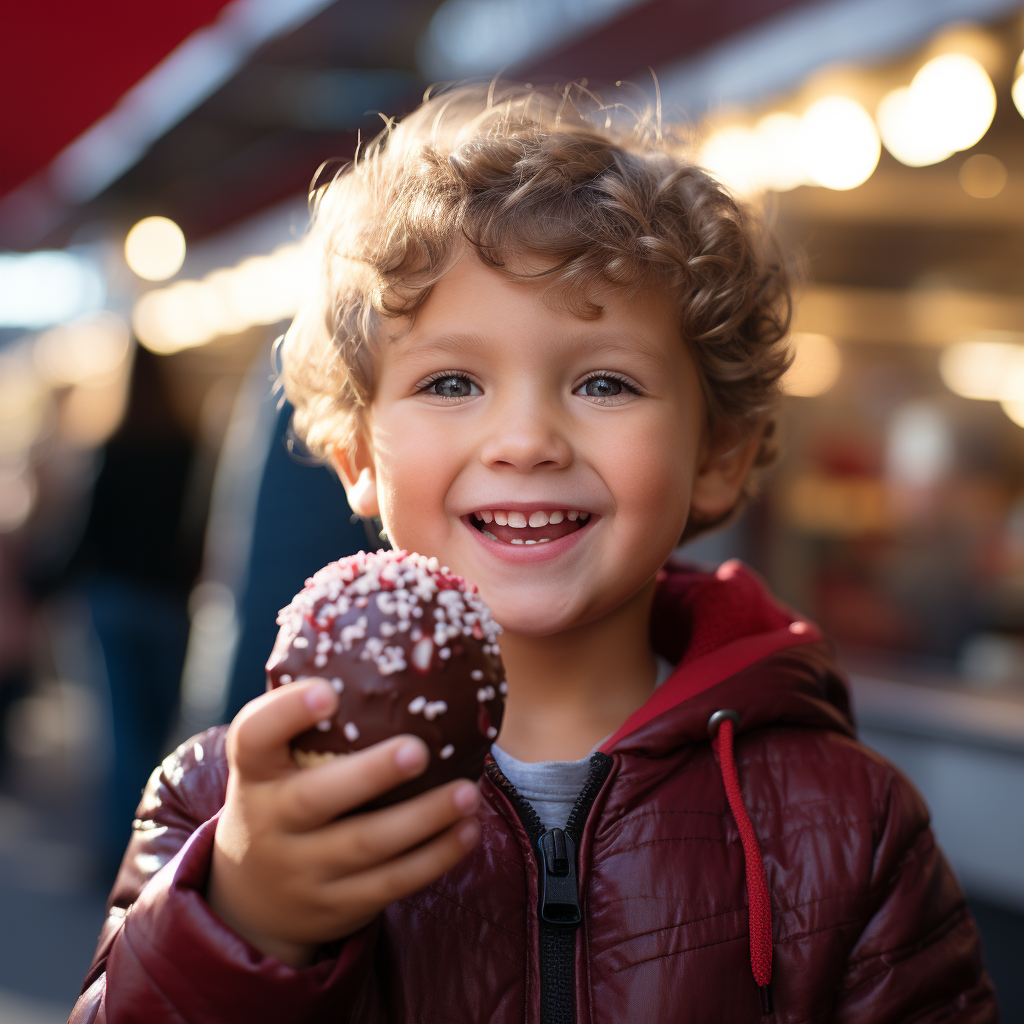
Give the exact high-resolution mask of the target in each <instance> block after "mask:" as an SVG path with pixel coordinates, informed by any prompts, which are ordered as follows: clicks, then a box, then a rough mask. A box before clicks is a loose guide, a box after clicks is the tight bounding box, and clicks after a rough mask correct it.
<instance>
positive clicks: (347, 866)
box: [308, 779, 480, 875]
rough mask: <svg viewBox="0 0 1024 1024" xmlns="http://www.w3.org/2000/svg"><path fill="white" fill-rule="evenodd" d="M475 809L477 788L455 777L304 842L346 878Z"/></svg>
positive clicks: (333, 825) (336, 826) (317, 832)
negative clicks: (441, 784) (448, 781)
mask: <svg viewBox="0 0 1024 1024" xmlns="http://www.w3.org/2000/svg"><path fill="white" fill-rule="evenodd" d="M479 806H480V790H479V789H478V788H477V787H476V786H475V785H474V784H473V783H472V782H470V781H469V780H468V779H457V780H456V781H454V782H450V783H448V784H447V785H444V786H437V787H436V788H434V789H431V790H428V791H427V792H426V793H421V794H420V795H419V796H417V797H413V798H412V799H411V800H403V801H401V803H397V804H393V805H392V806H391V807H385V808H383V809H382V810H379V811H372V812H370V813H368V814H358V815H354V816H353V817H351V818H345V819H342V820H341V821H338V822H335V823H334V824H332V825H328V826H327V827H326V828H322V829H318V830H317V831H316V832H314V833H311V834H310V835H309V837H308V840H309V844H310V846H312V847H314V848H315V849H316V854H315V855H314V856H315V858H316V859H317V860H318V861H321V862H328V863H330V864H331V865H332V868H333V869H334V870H335V871H336V872H337V873H338V874H339V875H350V874H353V873H355V872H357V871H363V870H365V869H366V868H371V867H374V866H376V865H378V864H383V863H385V862H387V861H390V860H391V859H392V858H394V857H397V856H400V855H401V854H403V853H405V852H406V851H407V850H411V849H412V848H413V847H416V846H419V845H421V844H422V843H425V842H426V841H427V840H428V839H432V838H433V837H434V836H436V835H438V834H439V833H441V832H443V831H444V830H445V829H447V828H450V827H451V826H452V825H455V824H457V823H458V822H459V821H461V820H462V819H463V818H465V817H466V815H468V814H472V813H473V812H474V811H475V810H476V809H477V807H479Z"/></svg>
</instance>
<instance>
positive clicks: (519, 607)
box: [484, 596, 579, 644]
mask: <svg viewBox="0 0 1024 1024" xmlns="http://www.w3.org/2000/svg"><path fill="white" fill-rule="evenodd" d="M484 599H485V600H486V596H485V597H484ZM488 605H489V607H490V609H491V613H492V614H493V615H494V619H495V621H496V622H497V623H498V624H499V625H500V626H501V628H502V629H503V630H504V631H505V632H506V633H511V634H513V635H515V636H523V637H541V636H553V635H554V634H555V633H562V632H564V631H565V630H567V629H571V628H572V627H573V626H576V625H579V621H578V619H579V613H578V611H577V609H574V608H571V607H567V603H566V601H565V599H564V598H563V599H562V600H561V601H551V602H547V601H543V600H540V601H536V602H529V604H527V605H526V606H525V607H524V604H523V603H522V602H520V601H502V600H498V601H493V602H488ZM498 643H499V644H500V643H501V640H500V638H499V640H498Z"/></svg>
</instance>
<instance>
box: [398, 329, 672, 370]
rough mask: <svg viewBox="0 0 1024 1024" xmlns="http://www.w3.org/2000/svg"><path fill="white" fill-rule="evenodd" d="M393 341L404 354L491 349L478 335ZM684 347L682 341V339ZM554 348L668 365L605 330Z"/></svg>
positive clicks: (565, 337)
mask: <svg viewBox="0 0 1024 1024" xmlns="http://www.w3.org/2000/svg"><path fill="white" fill-rule="evenodd" d="M394 341H395V342H396V343H397V344H399V345H401V346H402V348H403V349H404V352H403V354H412V353H416V354H417V355H420V354H423V355H434V354H438V355H443V354H446V353H451V354H453V355H455V354H459V355H463V354H473V353H479V352H481V351H483V350H485V349H486V348H488V347H489V343H488V342H487V341H486V340H485V339H484V338H483V337H482V336H481V335H479V334H475V333H461V332H457V333H451V334H449V333H445V334H436V335H433V336H430V337H427V338H423V339H421V340H419V341H415V342H412V343H411V344H410V342H409V340H408V338H407V337H404V338H403V337H399V338H395V339H394ZM679 343H680V344H683V341H682V339H681V338H680V340H679ZM550 344H551V347H552V349H553V350H554V351H555V352H557V353H558V354H559V355H562V354H569V355H573V354H580V355H582V354H589V355H595V356H596V355H601V354H603V353H607V354H608V355H615V354H619V353H621V354H628V355H630V356H633V357H637V356H639V357H640V358H641V359H642V360H643V361H644V362H646V363H648V364H652V365H656V366H658V367H664V366H665V364H666V359H665V356H664V355H663V354H662V352H661V351H660V350H659V349H658V348H657V347H656V346H654V345H651V344H650V343H648V342H647V341H646V340H645V339H643V338H640V337H637V336H636V335H633V334H609V333H607V332H606V331H596V332H588V331H586V330H585V329H581V330H576V331H571V332H569V333H568V334H560V335H558V336H556V337H552V339H551V342H550Z"/></svg>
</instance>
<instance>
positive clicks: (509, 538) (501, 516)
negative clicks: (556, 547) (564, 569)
mask: <svg viewBox="0 0 1024 1024" xmlns="http://www.w3.org/2000/svg"><path fill="white" fill-rule="evenodd" d="M465 518H466V520H467V521H468V522H469V524H470V526H473V527H475V528H476V529H477V530H479V531H480V532H481V533H482V534H483V535H484V536H485V537H488V538H490V539H491V540H496V541H497V542H498V543H499V544H517V545H518V544H523V545H526V544H547V543H549V542H550V541H553V540H558V539H559V538H561V537H565V536H568V535H569V534H570V533H576V532H577V531H578V530H582V529H583V527H585V526H586V525H587V523H588V522H589V521H590V519H591V514H590V513H589V512H583V511H580V510H579V509H553V510H551V509H538V510H537V511H535V512H519V511H516V510H504V509H480V510H479V511H477V512H471V513H470V514H469V515H468V516H466V517H465Z"/></svg>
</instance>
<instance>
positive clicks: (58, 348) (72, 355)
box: [33, 313, 130, 387]
mask: <svg viewBox="0 0 1024 1024" xmlns="http://www.w3.org/2000/svg"><path fill="white" fill-rule="evenodd" d="M129 345H130V338H129V334H128V325H127V324H126V323H125V322H124V321H123V320H122V319H121V318H120V317H119V316H117V315H116V314H114V313H100V314H98V315H97V316H94V317H89V318H88V319H83V320H78V321H74V322H73V323H70V324H65V325H62V326H60V327H53V328H51V329H50V330H48V331H44V332H43V333H42V334H40V335H39V337H38V338H36V341H35V345H34V350H33V357H34V363H35V367H36V369H37V370H38V372H39V374H40V375H41V376H42V378H43V379H44V380H45V381H46V382H47V383H48V384H50V385H51V386H53V387H66V386H69V385H73V384H81V383H83V382H84V381H89V380H96V379H102V378H105V377H108V376H110V374H112V373H115V372H116V371H117V370H118V369H120V367H121V365H122V364H123V363H124V361H125V359H126V358H127V357H128V350H129Z"/></svg>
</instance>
